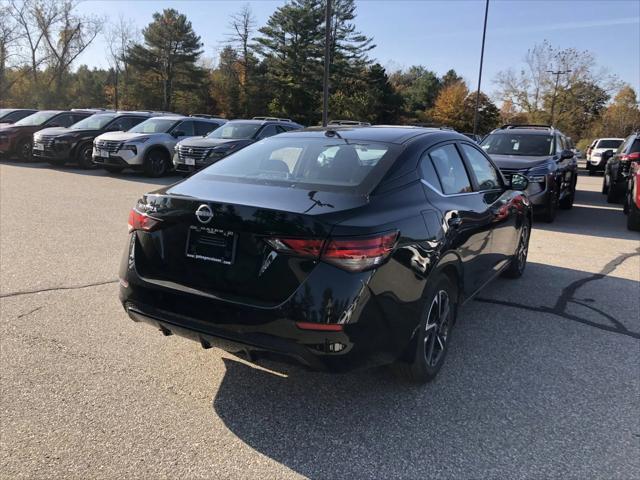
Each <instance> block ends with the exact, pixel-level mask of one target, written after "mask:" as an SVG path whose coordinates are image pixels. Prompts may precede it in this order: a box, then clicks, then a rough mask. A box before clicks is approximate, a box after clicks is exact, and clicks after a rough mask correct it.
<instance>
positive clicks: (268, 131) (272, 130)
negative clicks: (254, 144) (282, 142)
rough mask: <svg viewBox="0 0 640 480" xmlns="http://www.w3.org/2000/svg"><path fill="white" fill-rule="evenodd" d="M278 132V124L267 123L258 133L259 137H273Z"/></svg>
mask: <svg viewBox="0 0 640 480" xmlns="http://www.w3.org/2000/svg"><path fill="white" fill-rule="evenodd" d="M278 133H280V132H279V131H278V129H277V127H276V125H267V126H266V127H264V128H263V129H262V130H261V131H260V133H259V134H258V139H263V138H267V137H272V136H274V135H277V134H278Z"/></svg>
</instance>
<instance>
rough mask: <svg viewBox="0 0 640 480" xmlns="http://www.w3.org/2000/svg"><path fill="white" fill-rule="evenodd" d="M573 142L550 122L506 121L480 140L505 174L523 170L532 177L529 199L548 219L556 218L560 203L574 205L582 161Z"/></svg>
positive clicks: (544, 217) (561, 205)
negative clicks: (539, 123) (573, 146)
mask: <svg viewBox="0 0 640 480" xmlns="http://www.w3.org/2000/svg"><path fill="white" fill-rule="evenodd" d="M570 145H571V143H570V141H569V139H568V137H566V136H565V135H564V134H562V132H560V131H559V130H557V129H555V128H553V127H551V126H549V125H503V126H502V127H500V128H498V129H496V130H494V131H493V132H491V133H490V134H489V135H487V136H486V137H485V138H484V139H483V140H482V142H481V143H480V146H481V147H482V149H483V150H484V151H485V152H486V153H488V154H489V156H490V157H491V159H492V160H493V161H494V162H495V164H496V165H498V167H499V168H500V170H501V171H502V174H503V175H504V176H505V177H507V178H510V177H511V176H512V175H513V174H514V173H520V174H522V175H525V176H526V177H527V178H528V179H529V187H528V188H527V194H528V196H529V200H530V201H531V204H532V205H533V206H534V211H535V212H536V213H539V214H540V215H541V217H542V219H543V220H544V221H546V222H553V221H554V219H555V217H556V212H557V209H558V207H560V208H563V209H569V208H571V207H572V206H573V200H574V198H575V193H576V183H577V181H578V161H577V159H576V158H575V155H574V153H573V151H571V149H570V148H571V147H570Z"/></svg>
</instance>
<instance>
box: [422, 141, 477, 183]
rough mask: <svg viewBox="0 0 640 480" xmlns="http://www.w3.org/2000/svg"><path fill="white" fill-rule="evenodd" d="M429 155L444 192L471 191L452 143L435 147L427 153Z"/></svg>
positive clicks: (458, 155)
mask: <svg viewBox="0 0 640 480" xmlns="http://www.w3.org/2000/svg"><path fill="white" fill-rule="evenodd" d="M429 156H430V157H431V161H432V162H433V166H434V167H435V169H436V172H437V174H438V179H439V180H440V185H441V186H442V191H443V192H444V193H446V194H448V195H452V194H456V193H466V192H471V191H472V189H471V182H470V181H469V176H468V175H467V171H466V169H465V168H464V163H463V162H462V158H460V154H459V153H458V150H457V149H456V147H455V146H454V145H453V144H450V145H445V146H444V147H440V148H436V149H435V150H432V151H431V152H430V153H429Z"/></svg>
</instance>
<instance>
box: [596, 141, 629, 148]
mask: <svg viewBox="0 0 640 480" xmlns="http://www.w3.org/2000/svg"><path fill="white" fill-rule="evenodd" d="M623 141H624V140H600V141H599V142H598V145H596V148H607V149H612V150H613V149H616V148H618V147H619V146H620V145H621V144H622V142H623Z"/></svg>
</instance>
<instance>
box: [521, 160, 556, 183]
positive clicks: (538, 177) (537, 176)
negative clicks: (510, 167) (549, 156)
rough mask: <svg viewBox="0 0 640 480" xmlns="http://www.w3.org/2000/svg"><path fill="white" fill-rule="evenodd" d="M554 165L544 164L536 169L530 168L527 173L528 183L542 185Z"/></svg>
mask: <svg viewBox="0 0 640 480" xmlns="http://www.w3.org/2000/svg"><path fill="white" fill-rule="evenodd" d="M554 166H555V165H554V164H552V163H545V164H544V165H540V166H538V167H535V168H532V169H531V170H529V171H528V172H527V178H528V179H529V182H530V183H544V182H545V181H546V179H547V175H548V174H549V173H550V172H551V171H553V169H554Z"/></svg>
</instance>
